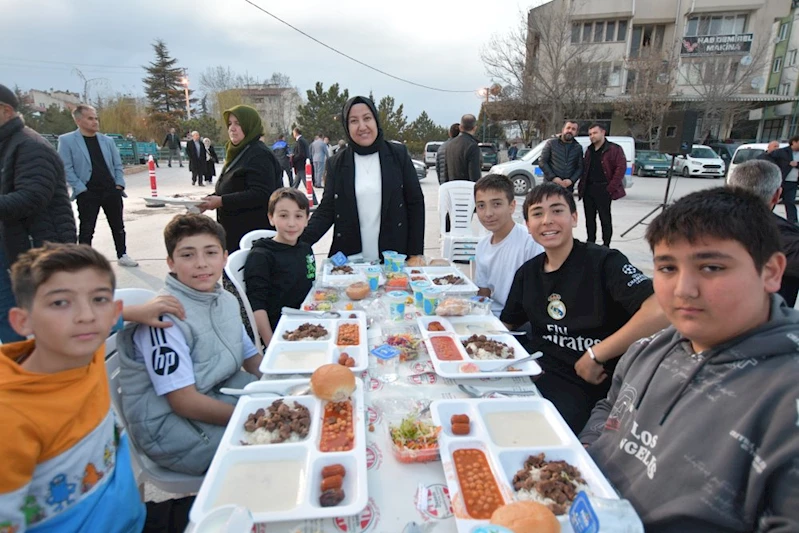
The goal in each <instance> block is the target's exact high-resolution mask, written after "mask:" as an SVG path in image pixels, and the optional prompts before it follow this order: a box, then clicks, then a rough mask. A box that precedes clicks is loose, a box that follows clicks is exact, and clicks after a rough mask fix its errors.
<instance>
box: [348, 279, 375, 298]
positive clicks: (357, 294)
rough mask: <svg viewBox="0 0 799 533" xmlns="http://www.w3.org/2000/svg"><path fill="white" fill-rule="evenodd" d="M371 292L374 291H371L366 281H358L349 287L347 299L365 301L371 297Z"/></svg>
mask: <svg viewBox="0 0 799 533" xmlns="http://www.w3.org/2000/svg"><path fill="white" fill-rule="evenodd" d="M370 292H372V291H371V290H370V289H369V284H368V283H366V282H364V281H356V282H355V283H353V284H351V285H350V286H349V287H347V298H349V299H350V300H363V299H364V298H366V297H367V296H369V293H370Z"/></svg>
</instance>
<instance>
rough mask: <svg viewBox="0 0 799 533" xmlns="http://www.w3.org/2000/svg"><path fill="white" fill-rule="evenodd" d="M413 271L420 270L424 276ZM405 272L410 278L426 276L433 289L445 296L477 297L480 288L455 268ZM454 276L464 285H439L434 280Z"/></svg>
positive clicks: (419, 268)
mask: <svg viewBox="0 0 799 533" xmlns="http://www.w3.org/2000/svg"><path fill="white" fill-rule="evenodd" d="M412 270H420V271H421V272H422V274H411V271H412ZM405 272H406V273H407V274H408V276H420V275H422V276H425V278H426V279H427V281H429V282H430V286H431V287H435V288H436V289H438V290H440V291H441V292H442V293H444V294H453V295H454V294H459V295H469V296H471V295H475V294H477V291H478V288H477V285H475V284H474V283H473V282H472V280H470V279H469V278H468V277H467V276H466V274H464V273H463V272H461V271H460V270H458V269H457V268H455V267H453V266H440V267H429V266H428V267H405ZM448 275H454V276H458V277H459V278H461V279H462V280H463V282H462V283H458V284H457V285H437V284H436V283H435V282H434V281H433V280H434V279H435V278H440V277H442V276H448Z"/></svg>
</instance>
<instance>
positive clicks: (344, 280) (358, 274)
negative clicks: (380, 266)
mask: <svg viewBox="0 0 799 533" xmlns="http://www.w3.org/2000/svg"><path fill="white" fill-rule="evenodd" d="M347 266H350V267H352V269H353V270H354V271H355V272H353V273H352V274H333V267H334V265H333V263H331V262H329V261H326V262H325V264H324V266H323V267H322V283H323V284H324V285H329V286H334V287H347V286H348V285H350V284H352V283H355V282H356V281H364V282H365V281H366V269H367V268H368V267H370V266H372V265H366V264H352V263H347ZM385 283H386V277H385V276H384V275H383V273H382V272H381V273H380V281H378V285H379V286H382V285H384V284H385Z"/></svg>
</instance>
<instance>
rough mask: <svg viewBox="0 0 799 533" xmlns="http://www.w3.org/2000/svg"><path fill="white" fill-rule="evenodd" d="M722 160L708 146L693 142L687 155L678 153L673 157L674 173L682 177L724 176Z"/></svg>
mask: <svg viewBox="0 0 799 533" xmlns="http://www.w3.org/2000/svg"><path fill="white" fill-rule="evenodd" d="M724 167H725V165H724V161H723V160H722V159H721V158H720V157H719V155H718V154H717V153H716V152H714V151H713V150H712V149H711V148H710V147H708V146H705V145H703V144H695V145H693V146H692V147H691V153H690V154H688V155H678V156H676V157H675V158H674V172H675V174H677V173H679V174H682V175H683V176H684V177H686V178H687V177H689V176H698V177H707V178H723V177H724Z"/></svg>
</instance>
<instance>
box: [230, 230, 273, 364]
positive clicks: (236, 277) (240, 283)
mask: <svg viewBox="0 0 799 533" xmlns="http://www.w3.org/2000/svg"><path fill="white" fill-rule="evenodd" d="M250 233H252V232H250ZM245 237H246V235H245ZM248 255H250V249H249V248H246V249H245V248H242V249H240V250H236V251H235V252H233V253H232V254H230V255H229V256H228V258H227V264H226V265H225V274H227V277H228V278H229V279H230V282H231V283H233V286H234V287H236V291H238V293H239V296H240V297H241V302H242V304H244V311H245V312H246V313H247V320H249V321H250V328H252V336H253V342H254V344H255V347H256V348H257V349H258V351H259V352H260V353H263V350H264V346H263V343H262V342H261V336H260V335H258V327H257V326H256V325H255V315H254V314H253V312H252V306H251V305H250V300H248V299H247V286H246V284H245V283H244V263H246V262H247V256H248Z"/></svg>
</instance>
